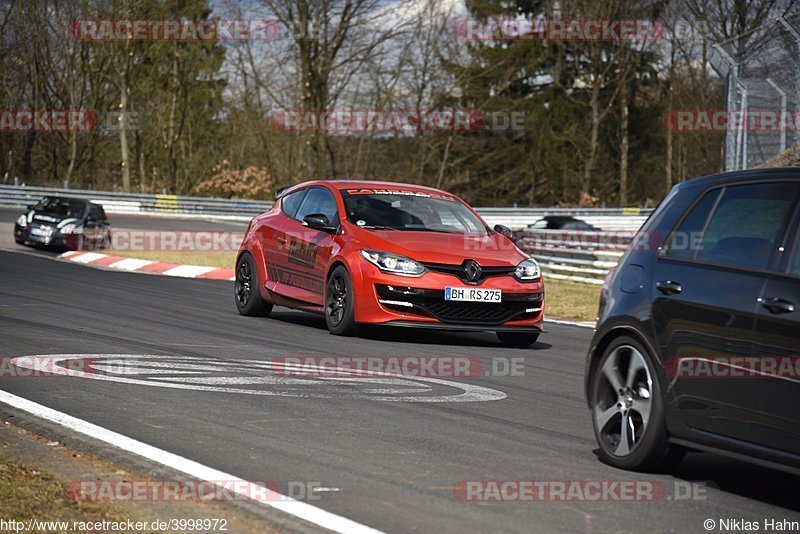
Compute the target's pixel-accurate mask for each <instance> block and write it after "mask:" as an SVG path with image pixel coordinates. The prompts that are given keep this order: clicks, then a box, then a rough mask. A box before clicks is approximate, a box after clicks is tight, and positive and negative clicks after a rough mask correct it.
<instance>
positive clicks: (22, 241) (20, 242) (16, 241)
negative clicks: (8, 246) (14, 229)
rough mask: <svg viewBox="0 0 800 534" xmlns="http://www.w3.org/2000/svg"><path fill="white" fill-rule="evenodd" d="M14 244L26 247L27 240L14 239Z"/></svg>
mask: <svg viewBox="0 0 800 534" xmlns="http://www.w3.org/2000/svg"><path fill="white" fill-rule="evenodd" d="M14 243H16V244H17V245H24V244H25V240H24V239H17V238H16V237H15V238H14Z"/></svg>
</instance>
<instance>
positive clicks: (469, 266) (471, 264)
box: [464, 260, 483, 284]
mask: <svg viewBox="0 0 800 534" xmlns="http://www.w3.org/2000/svg"><path fill="white" fill-rule="evenodd" d="M482 272H483V271H482V270H481V266H480V265H478V262H476V261H475V260H467V261H465V262H464V275H465V276H466V277H467V281H468V282H470V283H472V284H474V283H475V282H477V281H478V280H479V279H480V277H481V273H482Z"/></svg>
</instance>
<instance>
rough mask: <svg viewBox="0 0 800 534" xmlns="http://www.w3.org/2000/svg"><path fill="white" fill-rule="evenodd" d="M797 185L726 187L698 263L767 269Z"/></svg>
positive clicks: (768, 184) (712, 219)
mask: <svg viewBox="0 0 800 534" xmlns="http://www.w3.org/2000/svg"><path fill="white" fill-rule="evenodd" d="M798 187H800V186H798V185H797V184H793V183H763V184H749V185H739V186H733V187H726V188H725V189H724V191H723V193H722V197H721V198H720V200H719V203H718V204H717V208H716V209H715V210H714V214H713V215H712V216H711V219H709V221H708V224H707V226H706V229H705V232H703V237H702V241H701V243H700V247H699V250H698V252H697V256H696V259H697V260H699V261H703V262H708V263H715V264H722V265H730V266H732V267H740V268H746V269H766V268H767V267H768V266H769V261H770V258H771V256H772V253H773V251H774V250H775V248H776V247H777V246H778V240H779V239H780V238H781V232H782V230H783V228H784V226H785V224H786V221H787V219H788V217H789V215H790V213H791V210H792V207H793V205H794V201H795V198H796V197H797V193H798Z"/></svg>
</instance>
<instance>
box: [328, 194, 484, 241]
mask: <svg viewBox="0 0 800 534" xmlns="http://www.w3.org/2000/svg"><path fill="white" fill-rule="evenodd" d="M341 193H342V198H343V199H344V207H345V211H346V212H347V220H348V221H350V222H351V223H353V224H356V225H358V226H360V227H362V228H368V229H381V230H407V231H419V232H444V233H451V234H478V235H486V227H485V226H484V224H483V223H482V222H481V220H480V219H479V218H478V217H476V216H475V214H474V213H472V211H471V210H470V209H469V208H468V207H467V206H465V205H464V203H462V202H461V201H459V200H458V199H456V198H455V197H452V196H449V195H445V194H439V193H428V192H425V191H414V190H411V189H402V190H401V189H398V190H378V189H343V190H341Z"/></svg>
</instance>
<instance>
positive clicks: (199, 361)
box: [11, 354, 506, 402]
mask: <svg viewBox="0 0 800 534" xmlns="http://www.w3.org/2000/svg"><path fill="white" fill-rule="evenodd" d="M87 359H88V362H89V363H88V366H89V369H88V370H86V371H83V370H76V369H70V368H68V367H62V366H61V365H60V363H62V362H66V361H69V360H87ZM11 363H13V364H14V365H15V366H17V367H21V368H23V369H29V370H31V371H36V372H41V373H46V374H57V375H63V376H72V377H75V378H83V379H91V380H105V381H109V382H121V383H125V384H135V385H141V386H151V387H160V388H170V389H188V390H193V391H218V392H222V393H239V394H244V395H264V396H278V397H305V398H311V397H314V398H336V397H339V398H351V399H362V400H375V401H379V402H490V401H496V400H502V399H505V398H506V394H505V393H503V392H502V391H499V390H496V389H492V388H488V387H484V386H478V385H477V384H469V383H463V382H456V381H453V380H444V379H440V378H433V377H428V376H414V377H411V376H405V375H402V374H397V373H389V372H383V371H375V372H372V371H366V370H358V369H346V368H342V369H340V368H332V367H331V368H326V367H321V368H320V369H318V370H317V371H327V372H330V373H333V376H331V377H326V376H324V375H321V376H319V377H315V378H312V379H306V378H302V377H301V378H293V377H292V374H293V373H300V374H301V375H302V373H304V372H305V373H308V372H309V368H308V367H305V366H303V365H295V364H292V363H288V362H274V361H269V360H266V361H260V360H218V359H204V358H198V357H194V356H186V357H179V356H169V355H153V354H47V355H44V354H42V355H38V356H18V357H15V358H12V360H11ZM159 369H173V370H176V371H199V370H204V371H206V372H207V373H210V374H211V375H212V376H210V377H206V378H196V377H192V376H191V375H188V376H187V375H183V374H179V373H175V375H176V376H172V377H165V378H162V376H163V374H161V376H157V375H159V374H160V373H159ZM226 369H227V370H228V371H229V372H228V374H227V375H223V374H222V373H224V372H225V370H226ZM98 371H100V372H98ZM102 371H112V372H111V373H109V374H106V373H105V372H102ZM315 372H316V371H315ZM254 374H256V375H257V376H256V378H255V379H254V378H253V377H252V375H254ZM342 374H347V375H348V376H342ZM134 377H138V378H134ZM331 382H333V383H331ZM253 384H266V385H274V386H276V387H275V388H273V389H250V388H242V387H235V386H243V385H253ZM292 384H303V385H305V386H320V387H322V388H323V390H322V391H319V387H311V388H304V389H302V390H297V389H294V388H286V387H285V386H287V385H292ZM337 384H338V385H339V386H342V385H346V387H345V388H344V389H342V388H341V387H335V388H333V389H331V387H325V386H326V385H327V386H336V385H337ZM374 384H378V385H383V384H390V385H392V386H393V387H392V388H375V387H370V386H372V385H374ZM430 384H435V385H437V386H440V387H441V386H444V387H445V388H447V389H449V391H439V392H438V393H439V394H435V391H434V388H433V387H432V386H430ZM356 385H360V386H361V387H360V388H355V387H354V386H356ZM452 390H456V391H457V393H455V392H454V391H452ZM423 392H426V393H432V394H430V395H424V394H421V393H423Z"/></svg>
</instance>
